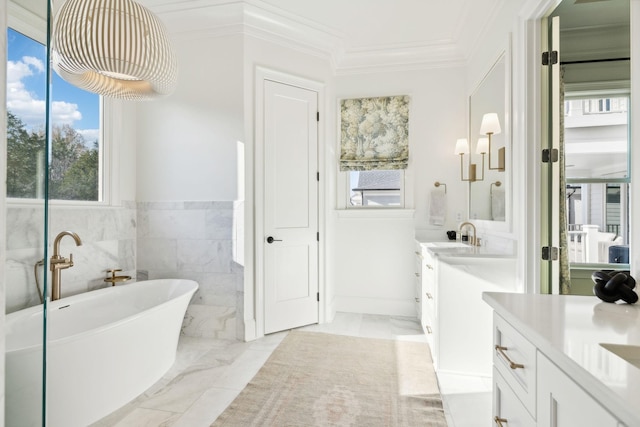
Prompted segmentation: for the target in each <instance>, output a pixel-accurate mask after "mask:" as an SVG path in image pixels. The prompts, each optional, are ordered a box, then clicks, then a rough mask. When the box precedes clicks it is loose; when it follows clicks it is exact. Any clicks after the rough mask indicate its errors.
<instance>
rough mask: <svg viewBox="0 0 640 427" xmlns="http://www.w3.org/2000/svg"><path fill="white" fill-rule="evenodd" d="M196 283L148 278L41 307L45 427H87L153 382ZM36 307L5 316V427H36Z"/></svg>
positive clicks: (170, 357) (164, 366)
mask: <svg viewBox="0 0 640 427" xmlns="http://www.w3.org/2000/svg"><path fill="white" fill-rule="evenodd" d="M197 289H198V284H197V283H196V282H194V281H192V280H176V279H164V280H148V281H144V282H137V283H132V284H128V285H119V286H115V287H108V288H104V289H100V290H96V291H92V292H87V293H84V294H79V295H75V296H72V297H68V298H62V299H60V300H57V301H53V302H51V303H49V305H48V307H49V310H48V315H47V324H48V333H47V404H46V407H47V426H51V427H73V426H87V425H89V424H91V423H92V422H94V421H97V420H99V419H100V418H102V417H104V416H105V415H108V414H109V413H111V412H113V411H114V410H116V409H118V408H119V407H121V406H123V405H124V404H126V403H127V402H129V401H130V400H132V399H134V398H135V397H136V396H138V395H139V394H141V393H142V392H144V391H145V390H146V389H148V388H149V387H150V386H151V385H153V384H154V383H155V382H156V381H158V380H159V379H160V378H161V377H162V376H163V375H164V374H165V373H166V372H167V370H168V369H169V368H170V367H171V365H172V364H173V362H174V361H175V356H176V347H177V345H178V337H179V335H180V328H181V326H182V321H183V318H184V314H185V311H186V309H187V305H188V304H189V301H190V299H191V297H192V296H193V294H194V292H195V291H196V290H197ZM41 374H42V306H36V307H31V308H28V309H25V310H21V311H18V312H15V313H11V314H9V315H7V317H6V386H5V392H6V414H5V422H6V425H7V426H8V427H9V426H40V425H41V421H40V419H41V416H40V413H41V409H40V408H41V400H42V399H41V393H42V384H41V382H42V378H41Z"/></svg>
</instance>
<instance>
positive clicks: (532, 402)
mask: <svg viewBox="0 0 640 427" xmlns="http://www.w3.org/2000/svg"><path fill="white" fill-rule="evenodd" d="M493 365H494V367H495V369H497V371H498V372H499V373H500V374H501V375H502V377H503V378H504V380H505V382H506V383H507V384H508V385H509V386H510V387H511V390H513V392H514V393H515V395H516V396H517V397H518V399H519V400H520V401H521V402H522V404H523V405H524V407H525V408H526V409H527V411H529V414H531V415H532V416H534V415H535V413H536V348H535V346H534V345H533V344H531V343H530V342H529V341H528V340H527V339H526V338H525V337H524V336H522V334H520V333H519V332H518V331H517V330H516V329H514V328H513V327H512V326H511V325H510V324H509V323H507V322H506V321H505V320H504V319H503V318H502V317H500V316H499V315H498V314H496V313H495V312H494V314H493Z"/></svg>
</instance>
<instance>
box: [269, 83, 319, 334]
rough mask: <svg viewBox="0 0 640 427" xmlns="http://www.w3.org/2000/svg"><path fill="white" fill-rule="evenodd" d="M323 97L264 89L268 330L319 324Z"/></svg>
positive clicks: (274, 86) (286, 89)
mask: <svg viewBox="0 0 640 427" xmlns="http://www.w3.org/2000/svg"><path fill="white" fill-rule="evenodd" d="M317 114H318V93H317V92H314V91H311V90H307V89H302V88H299V87H294V86H289V85H286V84H282V83H276V82H273V81H265V85H264V153H265V165H264V171H265V172H264V198H265V200H264V232H265V235H264V241H263V245H264V296H265V306H264V332H265V333H267V334H268V333H271V332H277V331H282V330H285V329H290V328H295V327H299V326H304V325H309V324H312V323H318V299H319V298H318V234H317V233H318V178H317V173H318V121H317V120H318V119H317Z"/></svg>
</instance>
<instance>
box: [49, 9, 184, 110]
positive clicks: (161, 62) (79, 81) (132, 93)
mask: <svg viewBox="0 0 640 427" xmlns="http://www.w3.org/2000/svg"><path fill="white" fill-rule="evenodd" d="M51 48H52V65H53V68H54V70H55V71H56V72H57V73H58V74H59V75H60V77H62V78H63V79H64V80H66V81H68V82H69V83H71V84H73V85H75V86H78V87H80V88H82V89H85V90H88V91H90V92H94V93H98V94H100V95H104V96H109V97H113V98H122V99H132V100H145V99H152V98H156V97H159V96H163V95H169V94H170V93H171V92H173V90H174V88H175V86H176V82H177V61H176V58H175V55H174V53H173V50H172V49H171V45H170V43H169V39H168V38H167V35H166V32H165V29H164V26H163V25H162V23H161V22H160V21H159V20H158V19H157V18H156V17H155V15H153V14H152V13H151V12H150V11H149V10H148V9H146V8H145V7H143V6H141V5H139V4H138V3H136V2H135V1H132V0H67V1H66V2H65V3H64V4H63V5H62V7H61V8H60V10H59V12H58V13H57V15H56V17H55V20H54V25H53V35H52V47H51Z"/></svg>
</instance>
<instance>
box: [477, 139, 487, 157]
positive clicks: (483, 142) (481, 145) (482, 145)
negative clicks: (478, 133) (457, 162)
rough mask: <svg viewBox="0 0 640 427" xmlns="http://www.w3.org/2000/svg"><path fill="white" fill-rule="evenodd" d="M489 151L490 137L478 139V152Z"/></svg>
mask: <svg viewBox="0 0 640 427" xmlns="http://www.w3.org/2000/svg"><path fill="white" fill-rule="evenodd" d="M488 152H489V138H486V137H485V138H480V139H478V145H477V146H476V154H484V153H488Z"/></svg>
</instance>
